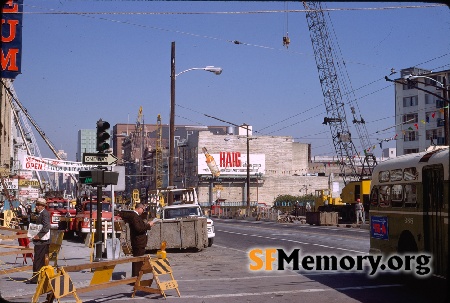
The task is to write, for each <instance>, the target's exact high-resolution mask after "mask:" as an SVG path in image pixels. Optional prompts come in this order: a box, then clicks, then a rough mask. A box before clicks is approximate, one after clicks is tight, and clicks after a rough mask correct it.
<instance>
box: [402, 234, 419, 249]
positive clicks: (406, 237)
mask: <svg viewBox="0 0 450 303" xmlns="http://www.w3.org/2000/svg"><path fill="white" fill-rule="evenodd" d="M397 251H398V252H399V253H415V252H418V251H419V249H418V248H417V243H416V240H415V239H414V236H413V235H412V234H411V232H410V231H403V232H402V233H401V235H400V239H399V240H398V249H397Z"/></svg>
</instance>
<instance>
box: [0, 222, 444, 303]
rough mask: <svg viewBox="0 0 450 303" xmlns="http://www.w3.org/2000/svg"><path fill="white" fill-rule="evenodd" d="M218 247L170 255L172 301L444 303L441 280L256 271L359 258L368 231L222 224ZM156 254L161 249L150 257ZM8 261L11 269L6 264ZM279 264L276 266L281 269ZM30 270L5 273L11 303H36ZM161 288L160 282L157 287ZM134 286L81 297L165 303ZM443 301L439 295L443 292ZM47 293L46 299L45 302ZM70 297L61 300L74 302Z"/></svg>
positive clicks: (77, 278) (65, 254) (83, 276)
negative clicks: (253, 256) (298, 260)
mask: <svg viewBox="0 0 450 303" xmlns="http://www.w3.org/2000/svg"><path fill="white" fill-rule="evenodd" d="M214 222H215V225H216V238H215V242H214V245H213V246H212V247H209V248H207V249H205V250H203V251H200V252H196V251H189V250H183V251H180V250H169V251H168V254H167V258H168V259H169V261H170V263H171V265H172V268H173V271H174V277H175V280H176V281H177V282H178V285H179V290H180V293H181V298H178V296H177V294H176V292H175V290H168V291H167V292H166V293H167V295H168V296H167V300H168V301H178V302H295V301H298V300H299V299H300V298H301V300H302V301H303V302H315V303H326V302H365V303H369V302H394V301H398V302H409V303H411V302H413V303H414V302H445V300H444V299H445V298H437V297H435V298H434V297H433V295H434V294H438V293H441V294H443V291H442V289H444V286H445V284H444V283H445V281H443V280H441V279H437V278H431V279H426V280H419V279H414V278H413V276H412V275H409V276H408V275H394V274H385V273H383V274H380V275H378V276H377V277H376V278H370V277H368V275H367V274H366V273H365V272H358V273H356V272H342V271H341V272H339V271H323V272H320V271H316V272H305V271H304V270H299V271H298V270H292V263H291V264H289V265H287V266H286V268H285V270H276V269H274V270H271V271H264V270H260V271H250V270H249V265H250V264H251V263H253V262H252V261H251V260H250V259H249V257H248V252H249V250H251V249H254V248H269V247H272V248H284V249H285V250H286V251H290V250H291V249H293V248H298V249H300V252H301V253H303V254H319V253H321V254H330V255H332V254H335V255H341V254H344V255H359V254H365V253H366V252H368V249H369V234H368V233H369V232H368V230H367V229H360V228H345V227H332V226H310V225H306V224H299V223H283V224H279V223H273V222H262V221H239V220H231V219H215V220H214ZM151 255H152V256H154V252H151ZM14 259H15V256H14V257H13V256H9V257H8V258H5V259H3V258H2V268H3V267H7V268H9V267H11V266H13V264H12V263H14ZM59 259H60V260H59V262H58V263H59V265H60V266H64V265H66V264H80V263H86V262H88V260H89V248H86V247H84V245H83V244H82V243H79V242H75V241H71V240H70V241H67V240H64V243H63V249H62V251H61V254H60V258H59ZM3 263H6V264H3ZM275 264H276V262H275V263H274V268H275ZM130 274H131V264H122V265H118V266H116V268H115V270H114V273H113V279H122V278H124V277H129V276H130ZM29 276H30V273H17V274H11V275H10V277H11V278H12V279H14V280H13V281H12V280H9V279H8V277H6V276H1V278H0V279H1V280H0V281H1V286H0V291H1V295H2V297H3V298H5V299H7V300H9V301H10V302H30V299H31V297H32V295H33V294H34V290H35V286H34V285H27V284H25V283H23V281H24V280H25V279H26V278H28V277H29ZM70 276H71V278H72V280H73V281H74V284H75V287H80V286H84V285H87V283H89V280H90V278H91V277H92V273H91V272H89V271H84V272H75V273H71V274H70ZM153 286H154V285H153ZM425 290H426V292H425ZM131 292H132V286H128V285H120V286H116V287H113V288H108V289H104V290H98V291H94V292H89V293H83V294H80V295H79V297H80V299H81V300H82V301H83V302H105V301H116V302H125V301H126V302H140V301H142V300H144V299H150V300H152V301H156V300H164V298H163V297H162V296H160V295H155V294H147V293H144V292H138V293H137V294H136V297H135V298H133V299H132V298H131ZM436 296H437V295H436ZM44 300H45V296H41V297H40V302H43V301H44ZM74 301H75V300H74V298H73V296H71V295H69V296H67V297H64V298H62V299H61V302H74Z"/></svg>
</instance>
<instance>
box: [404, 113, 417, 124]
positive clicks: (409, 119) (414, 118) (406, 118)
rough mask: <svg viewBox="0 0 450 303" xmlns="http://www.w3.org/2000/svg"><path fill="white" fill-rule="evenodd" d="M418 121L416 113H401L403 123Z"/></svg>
mask: <svg viewBox="0 0 450 303" xmlns="http://www.w3.org/2000/svg"><path fill="white" fill-rule="evenodd" d="M418 121H419V118H418V114H417V113H415V114H406V115H403V123H417V122H418Z"/></svg>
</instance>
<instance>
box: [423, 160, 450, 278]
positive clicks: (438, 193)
mask: <svg viewBox="0 0 450 303" xmlns="http://www.w3.org/2000/svg"><path fill="white" fill-rule="evenodd" d="M443 179H444V169H443V167H442V166H440V165H433V166H425V167H424V168H423V171H422V183H423V211H424V220H423V228H424V244H425V251H427V252H430V253H431V254H432V255H433V267H434V273H435V274H437V275H444V274H445V269H446V258H447V255H446V254H445V249H446V247H445V245H446V244H445V243H447V236H446V233H445V231H446V230H445V228H446V227H445V226H444V217H443V216H442V211H444V183H443Z"/></svg>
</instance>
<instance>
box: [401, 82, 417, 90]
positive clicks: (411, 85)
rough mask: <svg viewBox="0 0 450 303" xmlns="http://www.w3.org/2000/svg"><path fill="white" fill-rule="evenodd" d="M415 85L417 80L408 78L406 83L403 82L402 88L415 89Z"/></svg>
mask: <svg viewBox="0 0 450 303" xmlns="http://www.w3.org/2000/svg"><path fill="white" fill-rule="evenodd" d="M416 87H417V81H416V80H409V81H408V82H407V84H403V90H407V89H415V88H416Z"/></svg>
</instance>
